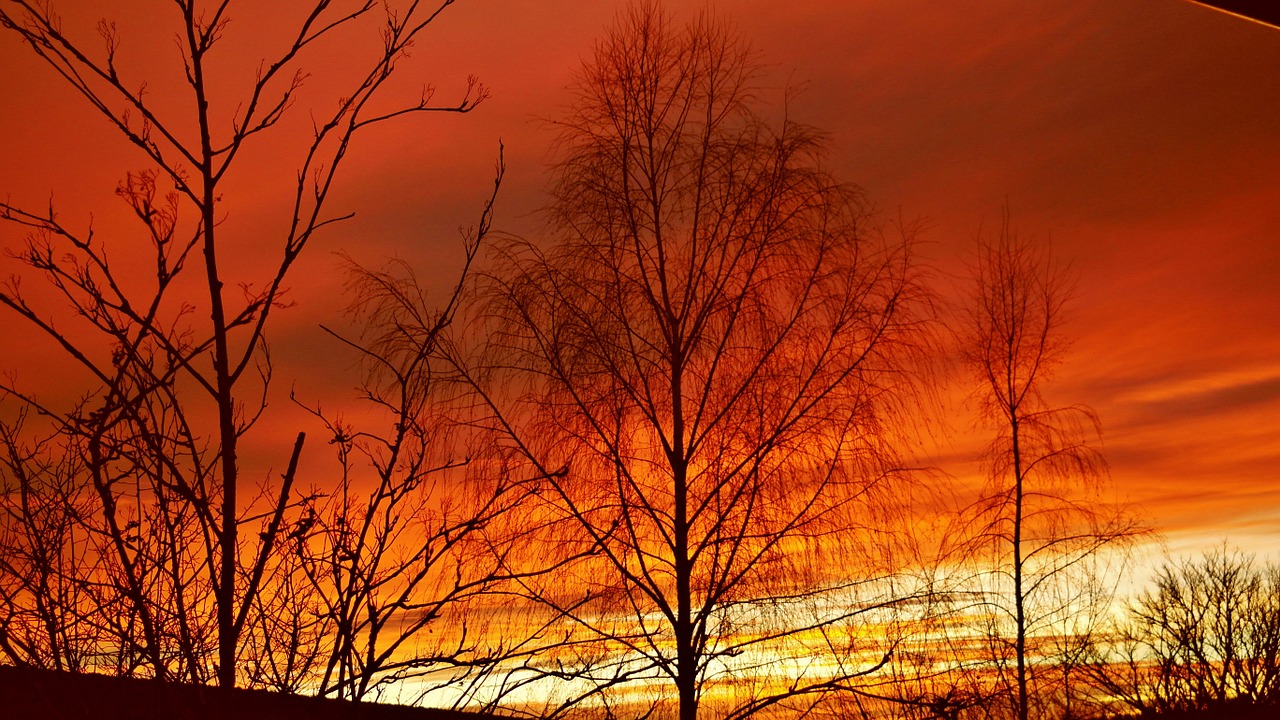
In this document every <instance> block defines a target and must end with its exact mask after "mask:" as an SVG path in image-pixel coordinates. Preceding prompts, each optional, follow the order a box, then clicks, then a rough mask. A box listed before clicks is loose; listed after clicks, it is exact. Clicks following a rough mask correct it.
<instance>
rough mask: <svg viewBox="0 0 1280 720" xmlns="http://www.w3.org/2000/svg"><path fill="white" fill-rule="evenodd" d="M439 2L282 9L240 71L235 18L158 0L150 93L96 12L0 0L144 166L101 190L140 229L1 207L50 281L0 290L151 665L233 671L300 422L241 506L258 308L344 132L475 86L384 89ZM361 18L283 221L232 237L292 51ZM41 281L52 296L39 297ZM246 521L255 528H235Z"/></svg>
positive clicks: (301, 71)
mask: <svg viewBox="0 0 1280 720" xmlns="http://www.w3.org/2000/svg"><path fill="white" fill-rule="evenodd" d="M451 4H452V0H440V1H439V2H436V3H423V2H417V1H416V0H415V1H413V2H405V3H386V4H382V3H376V2H373V0H357V1H356V2H339V1H338V0H315V2H313V3H310V4H309V5H307V6H305V7H301V8H298V12H296V13H293V14H291V15H290V17H291V22H292V23H293V24H292V25H291V26H289V27H285V28H281V29H280V35H278V36H277V38H278V39H279V38H283V42H282V44H280V45H278V46H277V47H276V48H274V49H273V50H271V51H270V53H271V54H270V55H269V56H268V57H266V58H265V59H264V60H263V61H262V63H261V64H260V65H258V67H257V70H256V72H251V73H249V74H248V75H242V74H238V73H237V70H236V68H237V66H236V64H235V63H230V62H225V60H226V58H227V55H225V54H222V53H224V52H225V51H224V42H223V41H224V39H225V38H226V37H227V36H228V35H229V34H230V33H231V32H232V30H233V28H232V26H231V25H230V24H229V22H230V17H231V15H232V8H231V5H232V3H231V2H230V0H212V1H210V2H198V1H197V0H176V2H174V3H171V4H168V3H166V4H164V6H165V7H163V8H160V7H158V8H157V9H156V13H157V15H162V16H163V17H164V18H165V19H166V21H167V22H168V23H169V27H170V28H171V30H170V31H160V30H157V31H156V32H157V33H158V34H159V35H161V36H162V37H164V38H165V40H166V41H167V40H168V39H169V38H171V37H176V42H177V51H176V52H175V53H174V55H173V61H174V64H175V67H176V70H177V71H178V77H181V78H182V79H183V83H184V84H183V86H182V88H181V90H179V91H176V92H174V93H172V94H166V96H165V97H163V98H162V99H161V98H160V97H158V96H156V95H154V94H149V93H148V92H146V88H147V83H146V78H135V77H132V73H131V72H130V68H132V67H133V64H132V63H131V62H126V61H124V58H125V57H126V56H127V54H128V48H127V47H123V46H122V43H121V42H120V36H119V33H118V31H117V29H116V25H115V24H113V23H110V22H107V21H103V22H101V23H100V24H99V25H98V31H99V34H100V36H101V38H100V40H101V44H100V45H99V44H98V43H97V42H96V41H93V42H91V41H86V40H85V39H83V38H80V37H78V36H75V35H74V33H73V31H71V30H67V29H66V28H72V27H74V26H73V24H71V23H66V24H64V22H63V21H62V18H60V17H59V16H58V15H57V14H56V13H55V11H54V9H53V6H52V5H51V4H49V3H44V2H27V1H25V0H4V2H3V3H0V28H3V31H4V34H5V35H6V36H7V38H8V39H10V40H18V41H21V42H23V43H25V44H26V46H27V47H29V48H30V50H31V51H32V52H33V53H34V54H35V55H36V56H37V57H39V58H40V59H41V60H43V61H44V63H45V64H46V65H47V66H48V67H49V68H50V69H51V70H52V71H53V73H54V74H55V75H56V76H57V77H59V78H60V79H61V80H62V81H64V82H65V83H66V84H67V85H68V86H69V87H70V88H71V89H72V90H74V91H75V92H76V93H77V94H78V95H79V96H80V97H82V98H83V99H84V100H85V101H86V109H87V111H88V112H90V113H92V114H95V115H99V116H101V117H102V118H105V120H106V121H107V123H108V124H109V125H110V126H111V127H112V128H114V129H115V130H116V131H118V133H119V136H120V138H121V139H122V140H123V141H124V142H125V143H127V144H128V145H130V146H132V147H133V148H134V149H135V150H136V151H137V152H138V153H139V156H140V157H141V158H142V159H143V160H144V161H145V162H146V163H148V165H149V168H148V169H145V170H142V171H139V172H134V173H130V174H129V175H127V176H126V178H125V179H124V180H123V181H122V182H121V184H120V186H119V187H118V188H117V194H118V195H119V196H120V197H121V198H122V199H123V200H124V201H125V203H127V205H128V206H129V208H130V209H131V211H132V213H133V214H134V215H136V217H137V220H138V222H139V223H140V229H141V235H142V236H143V238H144V239H143V240H142V242H141V243H139V242H138V241H137V239H136V238H130V237H119V236H116V237H108V238H103V237H101V236H100V235H98V234H95V233H94V231H93V229H92V228H84V229H80V228H75V227H71V226H69V225H67V224H64V222H63V221H62V220H60V219H59V216H58V215H57V213H55V211H54V209H53V208H51V207H50V208H47V209H38V210H33V209H29V208H24V207H22V206H20V205H18V204H16V203H11V202H10V201H8V200H6V201H5V202H2V203H0V218H2V219H3V220H4V221H5V222H7V223H10V224H16V225H18V226H23V227H25V228H26V229H27V230H28V231H29V233H30V234H29V239H28V242H27V246H26V248H25V249H24V250H22V251H21V252H20V253H19V257H20V259H21V260H22V261H23V262H25V263H26V264H27V265H28V266H29V270H30V271H32V274H35V275H40V276H43V278H44V279H45V280H46V281H47V284H48V287H49V289H51V290H52V293H51V294H50V293H35V294H34V295H33V294H30V293H29V292H24V291H23V289H22V288H21V287H20V286H19V285H18V283H16V282H14V283H11V284H10V285H9V286H8V287H6V288H5V289H4V291H3V292H0V304H3V305H4V306H7V307H8V308H9V309H10V310H12V311H14V312H15V313H17V315H18V316H20V317H22V318H24V319H25V320H26V321H27V322H28V323H29V324H30V326H31V327H32V328H34V329H35V330H37V331H38V332H41V333H44V334H45V335H47V336H48V337H49V338H51V339H52V340H53V342H54V343H55V344H56V345H57V346H58V347H60V348H61V349H62V350H63V351H65V353H66V355H67V357H68V358H69V359H70V360H71V361H72V362H73V364H75V365H76V366H77V367H78V368H79V369H80V370H82V371H83V376H84V378H85V383H86V384H85V386H84V388H83V392H84V396H83V400H82V401H80V402H78V403H75V404H74V405H72V406H71V407H69V408H66V407H56V406H55V404H54V403H52V402H45V403H42V402H39V400H38V399H36V398H33V397H29V396H28V397H26V401H27V402H28V403H30V404H31V405H32V406H34V407H36V408H38V409H39V410H40V411H41V412H42V413H43V414H45V415H46V416H48V417H51V418H53V419H54V420H55V421H56V423H57V424H58V425H59V426H60V428H61V429H62V430H63V431H64V432H65V433H67V434H69V435H72V436H76V437H77V438H79V439H81V440H82V441H83V443H84V447H85V449H86V450H85V452H86V454H87V458H86V461H85V462H86V465H87V468H86V472H87V474H88V476H89V477H90V478H91V481H92V487H93V488H94V490H95V491H96V494H97V495H98V497H99V499H100V510H99V511H100V518H101V522H102V527H101V531H102V536H103V537H104V538H106V541H105V543H104V548H103V550H104V552H106V553H107V554H108V555H109V556H110V558H111V560H110V561H111V562H112V563H113V564H114V566H115V572H113V573H112V577H113V582H116V583H117V584H118V586H119V589H120V591H121V596H122V597H124V598H127V603H126V604H127V609H128V612H127V613H126V614H125V615H126V616H128V617H131V618H136V619H137V623H138V625H139V627H140V632H138V633H127V634H129V635H130V636H129V637H126V638H123V639H122V643H124V645H126V646H127V645H129V644H131V643H132V644H136V645H137V647H138V648H139V652H141V653H142V655H144V656H145V661H144V663H145V665H147V666H148V667H149V668H150V672H151V673H152V674H154V675H155V676H157V677H162V678H163V677H167V676H170V675H173V674H175V673H176V674H177V675H179V676H185V677H186V678H188V679H190V680H194V681H204V680H206V679H207V677H208V676H211V675H213V674H214V672H216V677H217V681H218V683H219V684H221V685H224V686H231V685H234V684H235V682H236V677H237V673H236V662H237V653H238V651H239V648H240V647H241V634H242V632H243V631H244V629H245V627H246V622H247V620H248V614H249V612H250V610H251V609H252V608H253V607H254V598H255V596H256V594H257V593H258V591H259V589H260V588H261V585H262V582H263V574H264V572H265V570H266V568H267V566H268V558H269V556H270V555H271V552H272V550H273V548H274V547H275V545H276V544H277V542H278V541H279V536H280V529H281V525H282V520H283V517H284V514H285V512H286V508H287V507H289V506H290V505H291V502H292V501H291V497H292V496H291V492H292V490H291V484H292V481H293V478H294V474H295V470H296V467H297V463H298V458H299V453H300V451H301V448H302V436H301V435H299V437H298V440H297V443H296V444H295V445H294V447H293V450H292V455H291V456H286V457H288V458H289V461H288V463H287V466H288V470H287V471H286V472H285V474H284V477H283V480H282V481H281V482H280V483H279V484H277V485H275V487H273V488H271V489H270V491H269V492H268V491H266V490H264V491H263V492H262V493H261V497H259V498H258V500H259V501H260V502H259V504H258V506H257V508H256V509H257V510H258V512H256V513H252V514H251V513H247V512H246V510H247V509H248V508H249V507H250V506H251V505H252V502H251V500H252V498H246V497H245V493H244V492H243V490H244V488H243V487H242V486H243V484H244V478H245V472H244V468H243V467H242V460H241V457H242V453H241V450H240V448H241V443H242V441H243V440H244V437H245V435H246V433H248V432H249V431H250V430H251V428H252V427H253V426H254V424H255V422H256V421H257V420H258V419H259V418H260V417H261V414H262V411H263V409H264V408H265V403H266V397H267V387H268V385H269V382H270V378H271V362H270V355H269V353H268V351H267V329H268V327H269V325H270V323H269V320H270V319H271V318H272V317H273V316H274V315H275V314H276V313H275V311H276V310H277V309H278V308H280V307H281V306H282V305H283V304H284V302H283V298H284V292H285V288H286V279H287V278H288V276H289V275H290V272H291V270H292V269H293V268H294V267H295V264H296V262H297V260H298V258H299V256H300V255H301V254H302V253H303V252H304V250H305V249H306V247H307V246H308V245H310V244H311V241H312V240H313V238H314V237H315V236H316V235H317V233H318V232H319V231H321V230H322V229H324V228H326V227H327V226H329V225H331V224H332V223H334V222H336V221H338V220H341V219H343V218H345V217H349V215H347V214H342V213H333V212H331V211H329V210H328V204H329V203H328V201H329V198H330V195H331V192H332V190H333V188H334V183H335V180H336V179H337V177H338V171H339V169H340V168H341V167H342V166H343V165H344V163H343V161H344V159H345V157H346V155H347V151H348V150H349V148H350V147H351V143H352V140H353V138H355V137H356V136H357V135H359V134H361V133H363V132H365V131H366V130H367V129H369V128H370V127H372V126H376V125H380V124H382V123H384V122H386V121H388V120H392V119H394V118H397V117H401V116H405V115H409V114H413V113H419V112H427V111H436V110H443V111H449V112H466V111H468V110H470V109H471V108H472V107H474V106H475V104H476V102H478V101H479V100H480V99H481V98H482V97H483V95H484V91H483V89H482V88H479V87H478V86H476V85H475V84H474V82H473V81H472V82H471V83H470V84H469V85H468V87H467V90H466V91H465V93H463V94H462V95H461V96H460V97H459V98H457V99H456V100H455V101H454V102H451V103H447V104H445V105H435V104H433V103H432V102H431V97H430V94H429V93H423V95H422V96H421V97H415V98H413V99H412V100H411V101H409V102H407V103H402V104H398V103H397V102H396V101H394V100H391V99H388V98H385V97H384V95H386V93H384V92H383V91H384V89H385V88H386V87H387V85H388V81H389V80H390V79H391V78H392V77H393V75H395V74H396V70H397V67H398V65H399V63H400V61H401V60H402V59H403V58H404V56H405V53H406V51H407V49H408V48H409V47H410V46H411V45H412V43H413V42H414V41H415V40H416V39H417V38H419V37H420V36H421V35H422V34H423V31H424V30H425V29H426V28H427V27H428V26H429V25H430V24H431V23H432V22H433V21H434V20H435V19H436V18H437V17H438V16H439V14H440V13H441V12H442V11H443V10H444V9H445V8H446V7H448V6H449V5H451ZM363 24H372V25H373V26H374V27H376V28H380V30H381V35H380V37H381V44H380V45H379V46H378V47H376V48H374V52H373V53H372V54H371V55H370V56H369V57H368V58H367V60H366V61H364V62H363V64H357V66H352V67H348V68H345V69H344V70H346V71H351V72H350V74H348V75H344V76H343V77H345V78H347V79H345V80H342V79H339V80H337V81H336V82H340V83H344V85H343V86H342V87H327V88H325V89H326V90H330V91H333V100H332V102H333V104H332V105H329V106H327V107H315V108H312V117H311V124H310V125H306V124H305V121H304V127H306V128H307V129H308V130H309V131H313V132H310V133H309V134H308V133H306V132H304V134H303V137H304V139H305V140H306V141H305V142H303V143H302V147H301V148H299V154H298V155H297V161H296V178H295V181H294V182H293V184H292V185H291V186H290V187H289V188H288V189H287V190H286V194H287V196H288V200H287V201H286V202H285V203H284V204H283V206H282V208H281V210H282V211H281V213H280V214H279V216H278V217H277V222H276V223H275V224H274V225H273V227H276V228H278V229H279V230H278V232H279V234H278V235H277V236H276V237H275V238H273V239H267V238H262V237H254V238H252V239H250V238H245V237H236V236H235V235H234V233H233V232H232V231H230V230H229V227H228V226H226V225H224V222H223V221H224V219H226V218H227V217H228V216H229V215H231V214H232V213H233V212H234V209H235V207H236V206H237V201H236V199H235V198H243V197H244V196H243V195H236V194H234V193H233V192H232V191H231V190H230V189H229V188H231V187H232V186H233V182H234V181H233V178H236V177H237V172H239V171H241V170H242V169H244V168H246V167H253V163H252V162H246V158H249V157H251V156H253V155H254V154H255V153H259V152H272V153H274V152H275V151H276V150H278V149H280V148H283V147H288V143H280V144H278V145H277V146H276V147H272V145H271V144H268V143H267V142H266V138H267V137H270V136H273V135H274V136H276V137H277V138H278V139H279V137H280V136H281V135H282V133H289V132H291V130H290V125H289V123H286V122H284V120H285V118H286V117H290V116H291V112H290V111H291V110H293V108H294V105H295V103H297V102H298V100H299V99H300V97H301V96H302V93H301V92H300V91H301V89H302V86H303V83H304V80H306V79H307V78H308V77H309V76H308V73H307V71H306V69H305V68H304V66H303V61H304V59H305V58H307V57H309V56H311V55H310V53H312V52H313V51H315V50H318V49H321V48H323V47H326V46H330V47H332V43H335V42H338V41H340V39H339V36H340V35H341V34H342V33H344V32H347V31H348V30H350V29H352V28H353V27H354V26H360V25H363ZM312 57H313V56H312ZM228 88H236V90H235V91H228ZM224 193H225V194H226V199H227V202H224ZM229 253H249V254H250V256H251V257H252V260H253V262H251V263H248V264H247V266H248V270H244V269H243V268H245V267H246V266H245V265H237V266H236V267H235V269H234V270H233V268H232V267H231V266H230V265H229V264H228V263H227V262H226V259H227V257H228V255H229ZM139 259H140V260H142V261H143V262H140V263H139V262H134V261H135V260H139ZM139 267H141V268H144V269H143V270H141V271H139ZM147 268H149V269H147ZM228 285H230V287H232V288H241V289H242V290H241V291H237V292H230V291H228V290H227V288H228ZM195 288H199V290H194V289H195ZM50 295H52V297H53V298H55V301H54V303H53V304H46V303H45V302H44V301H46V300H48V298H49V296H50ZM58 301H61V302H62V303H63V304H64V305H66V306H69V308H66V307H64V308H61V309H59V308H58V307H57V302H58ZM197 308H199V309H200V310H199V314H203V315H204V317H198V313H197ZM68 309H69V310H70V312H66V310H68ZM12 390H13V391H14V392H15V393H20V390H19V389H17V388H13V389H12ZM281 465H284V463H281ZM264 498H265V499H264ZM249 522H255V523H258V524H260V526H261V528H260V532H259V533H248V534H247V536H246V534H242V533H241V532H240V531H241V528H242V526H244V525H245V523H249ZM209 596H211V597H212V598H213V601H212V607H211V608H210V607H209V603H208V602H207V601H206V600H205V598H206V597H209ZM210 621H211V622H210ZM210 633H211V634H212V637H209V636H210ZM210 643H212V644H213V645H215V646H216V660H214V661H212V663H211V661H210V658H209V645H210ZM210 664H212V665H213V666H214V668H215V671H214V672H210V670H209V665H210ZM171 666H172V667H171Z"/></svg>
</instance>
